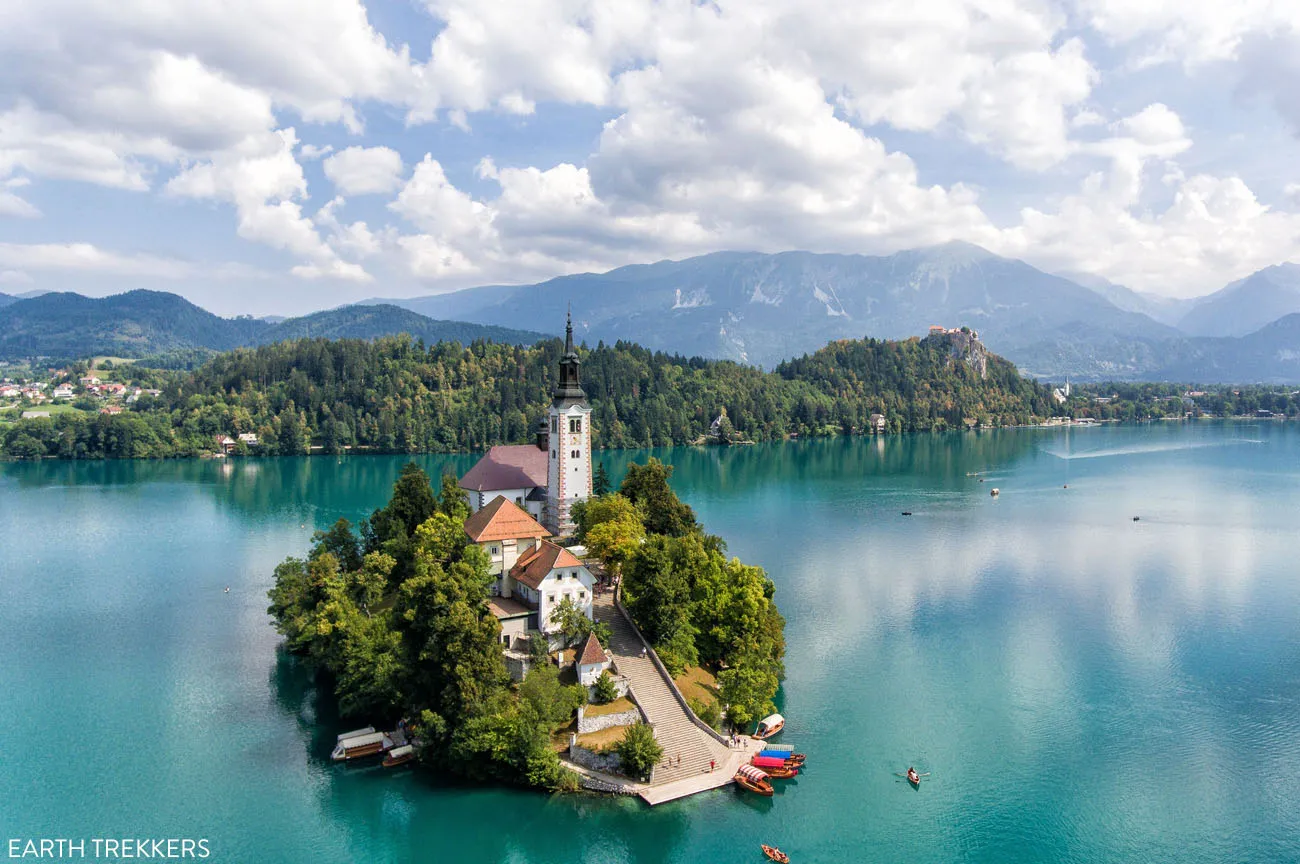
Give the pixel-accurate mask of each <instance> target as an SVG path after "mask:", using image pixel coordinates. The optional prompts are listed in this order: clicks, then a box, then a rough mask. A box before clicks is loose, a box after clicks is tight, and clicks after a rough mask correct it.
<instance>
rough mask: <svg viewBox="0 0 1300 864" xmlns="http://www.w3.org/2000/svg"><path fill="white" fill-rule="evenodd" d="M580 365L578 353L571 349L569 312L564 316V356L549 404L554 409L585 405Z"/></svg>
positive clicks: (585, 396)
mask: <svg viewBox="0 0 1300 864" xmlns="http://www.w3.org/2000/svg"><path fill="white" fill-rule="evenodd" d="M581 365H582V361H581V360H579V359H578V352H577V351H576V350H575V349H574V347H573V313H572V311H570V312H569V313H568V314H566V315H565V321H564V354H563V356H561V357H560V379H559V381H557V382H556V383H555V389H554V390H552V391H551V396H552V397H553V400H554V401H553V402H552V403H551V404H553V405H555V406H556V407H563V406H567V405H572V404H577V403H582V404H586V401H587V394H586V393H584V392H582V383H581V380H580V379H581V376H580V374H579V367H581Z"/></svg>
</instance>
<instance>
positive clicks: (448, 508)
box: [438, 471, 469, 522]
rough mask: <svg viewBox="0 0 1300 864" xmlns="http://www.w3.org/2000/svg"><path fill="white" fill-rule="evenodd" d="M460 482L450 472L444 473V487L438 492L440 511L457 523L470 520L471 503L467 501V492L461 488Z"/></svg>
mask: <svg viewBox="0 0 1300 864" xmlns="http://www.w3.org/2000/svg"><path fill="white" fill-rule="evenodd" d="M459 484H460V480H459V479H458V478H457V477H456V475H455V474H453V473H451V472H450V471H444V472H443V475H442V486H441V488H440V489H439V490H438V510H439V512H441V513H445V514H446V515H447V516H448V517H449V518H451V519H452V520H454V521H457V522H464V521H465V520H466V519H468V518H469V501H467V500H466V499H465V490H463V489H461V488H460V485H459Z"/></svg>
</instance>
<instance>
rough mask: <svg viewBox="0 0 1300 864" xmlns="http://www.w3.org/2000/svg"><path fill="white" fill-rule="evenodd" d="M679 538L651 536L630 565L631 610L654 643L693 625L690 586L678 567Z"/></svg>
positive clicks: (680, 558) (628, 592) (628, 593)
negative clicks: (691, 622) (691, 620)
mask: <svg viewBox="0 0 1300 864" xmlns="http://www.w3.org/2000/svg"><path fill="white" fill-rule="evenodd" d="M680 542H681V541H680V540H679V539H678V538H672V537H662V536H651V537H648V538H647V539H646V542H645V543H644V544H642V545H641V547H640V548H639V549H637V551H636V553H635V554H634V555H632V557H631V559H630V560H629V561H628V562H627V566H626V570H625V575H624V580H623V588H624V594H625V599H626V601H627V607H628V611H629V612H630V613H631V614H632V617H633V618H634V619H635V620H636V622H637V625H638V626H639V627H640V628H641V631H642V632H643V633H644V634H645V636H646V638H648V639H649V640H650V641H651V642H653V643H654V644H656V645H658V644H661V643H667V642H669V641H671V640H672V639H673V638H674V637H676V636H677V635H678V634H679V633H681V632H684V631H686V629H687V628H688V627H689V626H690V599H691V583H690V578H689V576H688V574H687V573H686V572H685V571H683V570H682V569H681V568H680V567H679V564H680V563H682V561H683V559H684V558H685V557H686V556H683V555H681V554H679V553H680V549H679V548H678V544H679V543H680Z"/></svg>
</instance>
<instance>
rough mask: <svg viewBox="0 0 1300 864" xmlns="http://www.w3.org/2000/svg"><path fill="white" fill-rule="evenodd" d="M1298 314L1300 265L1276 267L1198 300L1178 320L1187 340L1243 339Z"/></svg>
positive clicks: (1266, 268) (1299, 309)
mask: <svg viewBox="0 0 1300 864" xmlns="http://www.w3.org/2000/svg"><path fill="white" fill-rule="evenodd" d="M1295 312H1300V265H1297V264H1290V263H1286V264H1277V265H1275V266H1273V267H1265V268H1264V269H1263V270H1259V271H1257V272H1255V273H1252V274H1250V275H1249V276H1247V277H1246V278H1245V279H1239V280H1237V281H1236V282H1233V283H1231V284H1229V285H1227V286H1225V287H1224V288H1222V289H1220V290H1219V291H1216V292H1214V293H1213V294H1210V295H1208V296H1206V297H1202V298H1199V299H1198V300H1197V301H1196V302H1195V304H1194V305H1193V306H1192V307H1191V308H1190V309H1189V310H1188V311H1187V313H1186V314H1185V315H1184V316H1183V317H1182V318H1181V319H1180V320H1179V322H1178V329H1180V330H1182V331H1183V332H1185V333H1187V334H1188V335H1189V336H1246V335H1248V334H1251V333H1254V332H1256V331H1257V330H1260V329H1261V328H1263V327H1265V326H1266V325H1268V324H1270V323H1272V322H1274V321H1277V320H1279V319H1280V318H1283V317H1285V316H1287V315H1290V314H1292V313H1295Z"/></svg>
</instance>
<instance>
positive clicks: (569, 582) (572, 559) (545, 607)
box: [508, 540, 596, 634]
mask: <svg viewBox="0 0 1300 864" xmlns="http://www.w3.org/2000/svg"><path fill="white" fill-rule="evenodd" d="M508 583H509V586H510V587H509V590H510V593H511V596H512V597H513V599H514V600H516V601H518V602H519V603H522V604H523V605H525V606H527V607H528V608H529V609H532V610H534V611H535V612H536V613H537V620H536V625H535V626H530V628H529V629H536V630H540V631H541V632H542V633H548V634H549V633H554V632H555V631H556V630H558V629H559V627H558V625H556V623H555V622H554V621H552V620H551V614H552V613H553V612H554V611H555V608H556V607H557V606H559V605H560V604H561V603H563V602H564V601H565V600H566V599H567V600H572V601H573V602H574V603H576V604H578V606H579V608H581V609H582V611H583V612H584V614H586V616H587V617H588V618H590V617H591V602H592V595H593V589H594V587H595V584H596V580H595V577H593V576H592V575H591V571H590V570H588V569H587V566H586V565H585V564H583V563H582V561H580V560H579V559H578V558H577V556H575V555H574V554H573V553H572V552H570V551H569V550H568V549H565V548H564V547H563V546H557V545H556V544H554V543H552V542H551V541H549V540H541V541H539V542H538V544H537V546H536V547H535V548H533V549H531V550H529V551H528V553H527V554H525V555H522V556H520V558H519V560H518V561H516V562H515V565H514V566H513V567H512V568H510V572H509V579H508ZM529 623H530V624H532V622H531V621H530V622H529Z"/></svg>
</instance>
